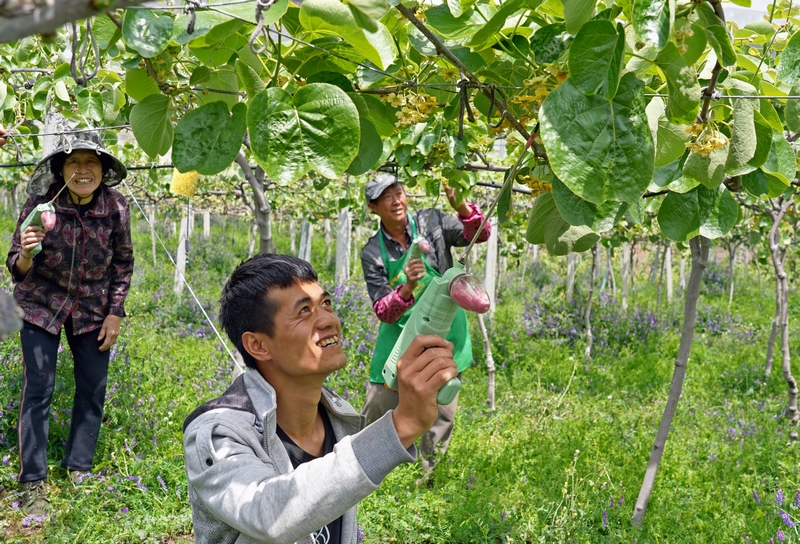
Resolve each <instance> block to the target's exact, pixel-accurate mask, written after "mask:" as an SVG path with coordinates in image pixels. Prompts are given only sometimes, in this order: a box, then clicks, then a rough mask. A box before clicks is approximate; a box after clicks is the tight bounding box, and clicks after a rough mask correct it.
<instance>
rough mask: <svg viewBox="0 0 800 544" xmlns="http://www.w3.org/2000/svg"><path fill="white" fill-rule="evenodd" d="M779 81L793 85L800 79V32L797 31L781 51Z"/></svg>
mask: <svg viewBox="0 0 800 544" xmlns="http://www.w3.org/2000/svg"><path fill="white" fill-rule="evenodd" d="M778 81H780V82H782V83H785V84H786V85H789V86H792V85H794V84H795V83H797V82H798V81H800V32H795V33H794V35H793V36H792V37H791V38H790V39H789V41H788V43H787V44H786V48H785V49H784V50H783V52H782V53H781V59H780V62H779V63H778Z"/></svg>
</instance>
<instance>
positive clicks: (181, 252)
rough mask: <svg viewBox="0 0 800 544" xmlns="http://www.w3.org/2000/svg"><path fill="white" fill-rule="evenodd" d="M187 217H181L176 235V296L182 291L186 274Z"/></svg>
mask: <svg viewBox="0 0 800 544" xmlns="http://www.w3.org/2000/svg"><path fill="white" fill-rule="evenodd" d="M188 225H189V217H188V215H184V216H183V217H182V218H181V232H180V236H179V237H178V254H177V256H176V257H175V287H174V290H175V294H176V295H178V297H180V296H181V294H182V293H183V278H184V277H185V276H186V238H187V235H188V230H189V227H188Z"/></svg>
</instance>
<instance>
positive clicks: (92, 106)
mask: <svg viewBox="0 0 800 544" xmlns="http://www.w3.org/2000/svg"><path fill="white" fill-rule="evenodd" d="M76 98H77V101H78V108H79V109H80V110H81V113H82V114H83V115H85V116H86V117H88V118H89V119H93V120H95V121H97V122H98V123H100V122H102V121H103V117H104V112H103V96H102V95H101V94H100V93H98V92H96V91H90V90H89V89H86V88H84V89H81V90H80V91H79V92H78V94H77V96H76Z"/></svg>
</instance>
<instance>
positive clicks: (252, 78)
mask: <svg viewBox="0 0 800 544" xmlns="http://www.w3.org/2000/svg"><path fill="white" fill-rule="evenodd" d="M234 68H235V69H236V75H237V76H238V78H239V83H240V85H241V87H243V88H244V90H245V92H247V97H248V98H252V97H254V96H255V95H257V94H258V93H260V92H261V91H263V90H264V89H266V88H267V86H266V85H265V84H264V82H263V81H262V80H261V78H260V77H258V74H257V73H256V71H255V70H253V69H252V68H250V66H249V65H247V64H245V63H244V62H242V61H240V60H239V59H236V63H235V64H234Z"/></svg>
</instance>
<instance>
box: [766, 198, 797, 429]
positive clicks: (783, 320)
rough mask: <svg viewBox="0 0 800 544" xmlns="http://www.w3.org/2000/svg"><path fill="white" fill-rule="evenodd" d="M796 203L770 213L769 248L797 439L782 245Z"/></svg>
mask: <svg viewBox="0 0 800 544" xmlns="http://www.w3.org/2000/svg"><path fill="white" fill-rule="evenodd" d="M793 204H794V199H788V200H787V201H786V202H781V203H780V204H779V205H777V208H773V209H772V210H771V213H770V217H771V218H772V227H771V228H770V233H769V234H770V236H769V250H770V253H771V254H772V265H773V267H774V268H775V277H776V279H777V285H778V298H779V300H780V322H779V326H780V331H781V353H782V355H783V358H782V370H783V379H784V380H786V385H787V387H788V391H789V402H788V404H789V405H788V407H787V413H786V416H787V417H788V418H789V425H790V426H791V430H790V431H789V438H790V439H791V440H797V438H798V435H797V423H798V420H800V413H798V411H797V381H796V380H795V379H794V376H793V375H792V364H791V353H790V352H789V276H788V275H787V274H786V270H785V268H784V261H785V257H786V252H785V251H782V250H781V247H780V222H781V220H782V219H783V216H784V215H785V214H786V211H787V210H788V209H789V208H790V207H791V206H792V205H793Z"/></svg>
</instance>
